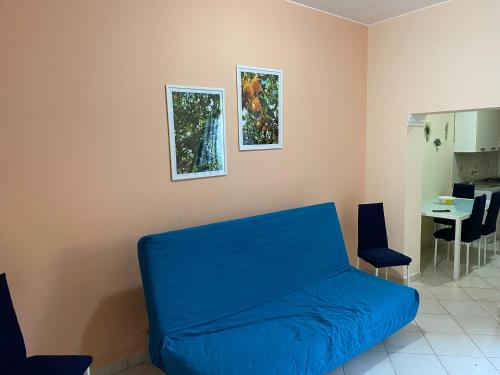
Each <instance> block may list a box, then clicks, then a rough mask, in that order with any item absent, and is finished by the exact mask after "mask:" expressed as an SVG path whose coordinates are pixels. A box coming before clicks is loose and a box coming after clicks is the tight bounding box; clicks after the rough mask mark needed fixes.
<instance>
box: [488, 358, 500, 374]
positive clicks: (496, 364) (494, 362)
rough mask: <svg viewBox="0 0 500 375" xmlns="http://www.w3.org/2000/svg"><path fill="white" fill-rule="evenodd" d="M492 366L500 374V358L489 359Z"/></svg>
mask: <svg viewBox="0 0 500 375" xmlns="http://www.w3.org/2000/svg"><path fill="white" fill-rule="evenodd" d="M488 359H489V360H490V362H491V364H492V365H493V366H494V367H495V368H496V369H497V371H498V372H499V373H500V358H488Z"/></svg>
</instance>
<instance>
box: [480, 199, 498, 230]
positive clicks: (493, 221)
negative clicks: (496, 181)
mask: <svg viewBox="0 0 500 375" xmlns="http://www.w3.org/2000/svg"><path fill="white" fill-rule="evenodd" d="M499 209H500V191H497V192H495V193H493V194H491V200H490V207H489V208H488V213H487V214H486V220H485V221H484V225H483V232H482V234H483V235H488V234H491V233H493V232H495V231H496V230H497V216H498V211H499Z"/></svg>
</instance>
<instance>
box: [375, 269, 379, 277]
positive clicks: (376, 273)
mask: <svg viewBox="0 0 500 375" xmlns="http://www.w3.org/2000/svg"><path fill="white" fill-rule="evenodd" d="M375 276H378V268H375Z"/></svg>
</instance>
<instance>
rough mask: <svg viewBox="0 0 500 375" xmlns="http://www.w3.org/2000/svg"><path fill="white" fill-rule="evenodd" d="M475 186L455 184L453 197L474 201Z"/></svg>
mask: <svg viewBox="0 0 500 375" xmlns="http://www.w3.org/2000/svg"><path fill="white" fill-rule="evenodd" d="M474 189H475V186H474V185H472V184H453V193H452V195H453V196H454V197H455V198H468V199H474Z"/></svg>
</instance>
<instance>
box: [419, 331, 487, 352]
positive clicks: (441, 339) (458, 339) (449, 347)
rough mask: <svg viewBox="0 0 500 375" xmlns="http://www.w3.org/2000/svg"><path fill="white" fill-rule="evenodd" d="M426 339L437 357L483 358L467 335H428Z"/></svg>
mask: <svg viewBox="0 0 500 375" xmlns="http://www.w3.org/2000/svg"><path fill="white" fill-rule="evenodd" d="M425 338H426V339H427V340H428V341H429V343H430V344H431V346H432V349H434V351H435V352H436V354H437V355H452V356H453V355H454V356H471V357H482V356H483V354H482V353H481V352H480V351H479V349H478V348H477V346H476V345H475V344H474V342H472V340H471V339H470V338H469V337H468V336H467V335H466V334H444V333H426V334H425Z"/></svg>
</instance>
